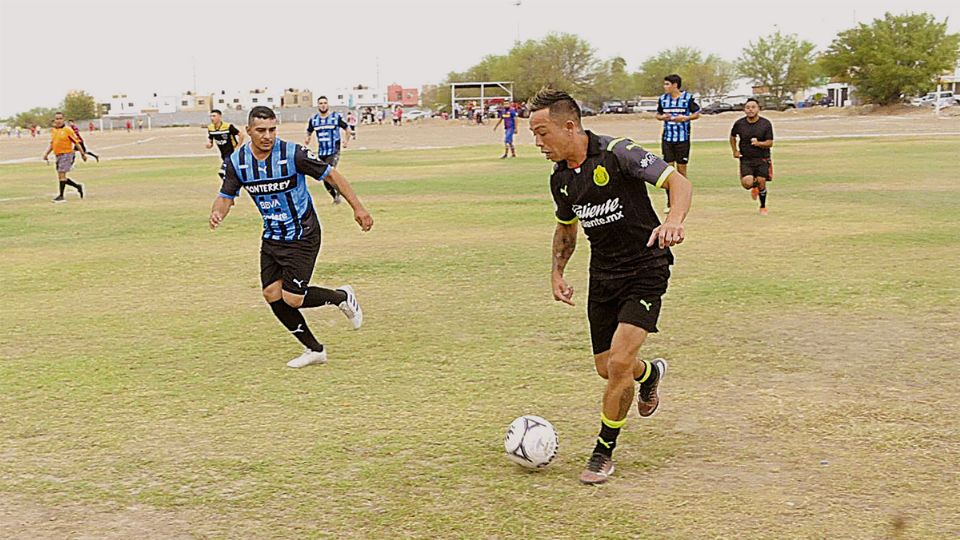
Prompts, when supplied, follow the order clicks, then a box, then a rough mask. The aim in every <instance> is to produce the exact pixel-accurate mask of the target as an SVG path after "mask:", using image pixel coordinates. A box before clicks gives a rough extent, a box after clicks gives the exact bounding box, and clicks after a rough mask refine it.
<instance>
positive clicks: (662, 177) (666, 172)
mask: <svg viewBox="0 0 960 540" xmlns="http://www.w3.org/2000/svg"><path fill="white" fill-rule="evenodd" d="M675 170H676V169H674V168H673V167H672V166H670V165H667V168H666V169H664V170H663V172H662V173H660V177H659V178H657V187H662V186H663V183H664V182H666V181H667V177H668V176H670V173H672V172H673V171H675Z"/></svg>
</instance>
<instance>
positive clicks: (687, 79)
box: [636, 47, 703, 96]
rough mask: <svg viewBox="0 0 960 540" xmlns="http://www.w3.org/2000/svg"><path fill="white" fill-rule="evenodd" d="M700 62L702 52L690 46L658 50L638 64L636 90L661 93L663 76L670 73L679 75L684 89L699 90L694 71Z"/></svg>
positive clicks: (644, 92) (701, 61)
mask: <svg viewBox="0 0 960 540" xmlns="http://www.w3.org/2000/svg"><path fill="white" fill-rule="evenodd" d="M702 64H703V54H702V53H701V52H700V51H699V50H697V49H694V48H691V47H678V48H676V49H669V50H665V51H660V52H659V53H657V55H656V56H652V57H650V58H648V59H647V60H645V61H644V62H643V63H642V64H640V71H639V72H638V73H637V75H636V85H637V90H638V91H639V92H640V93H641V94H644V95H648V96H658V95H660V94H662V93H663V78H664V77H666V76H667V75H670V74H671V73H676V74H678V75H680V78H681V79H683V88H684V89H689V90H699V88H698V85H699V81H697V80H696V78H697V75H696V72H697V67H698V66H701V65H702Z"/></svg>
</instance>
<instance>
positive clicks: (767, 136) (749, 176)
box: [730, 98, 773, 216]
mask: <svg viewBox="0 0 960 540" xmlns="http://www.w3.org/2000/svg"><path fill="white" fill-rule="evenodd" d="M743 114H744V116H743V118H741V119H739V120H737V121H736V122H734V123H733V128H731V129H730V149H731V150H733V157H735V158H737V159H739V160H740V184H741V185H743V188H744V189H749V190H750V194H751V195H752V196H753V198H754V200H756V199H757V197H759V198H760V215H761V216H765V215H767V182H771V181H773V162H772V161H770V148H771V147H772V146H773V124H771V123H770V121H769V120H767V119H766V118H763V117H762V116H760V103H759V102H758V101H757V100H756V99H754V98H750V99H748V100H747V102H746V103H745V104H744V106H743ZM737 139H739V146H738V141H737Z"/></svg>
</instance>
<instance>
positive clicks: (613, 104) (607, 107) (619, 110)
mask: <svg viewBox="0 0 960 540" xmlns="http://www.w3.org/2000/svg"><path fill="white" fill-rule="evenodd" d="M627 112H629V111H628V110H627V104H626V103H624V102H622V101H604V102H603V104H602V105H600V114H625V113H627Z"/></svg>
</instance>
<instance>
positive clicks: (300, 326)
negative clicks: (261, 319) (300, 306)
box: [270, 300, 323, 352]
mask: <svg viewBox="0 0 960 540" xmlns="http://www.w3.org/2000/svg"><path fill="white" fill-rule="evenodd" d="M270 309H272V310H273V314H274V315H276V317H277V319H279V320H280V323H281V324H283V326H284V327H286V329H287V330H289V331H290V333H291V334H293V337H295V338H297V339H298V340H300V343H303V346H304V347H306V348H308V349H310V350H311V351H315V352H321V351H323V345H321V344H320V342H318V341H317V338H315V337H313V334H312V333H311V332H310V329H309V328H307V321H306V319H304V318H303V315H301V314H300V311H298V310H297V308H295V307H290V305H288V304H287V303H286V302H284V301H283V300H277V301H276V302H270Z"/></svg>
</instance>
